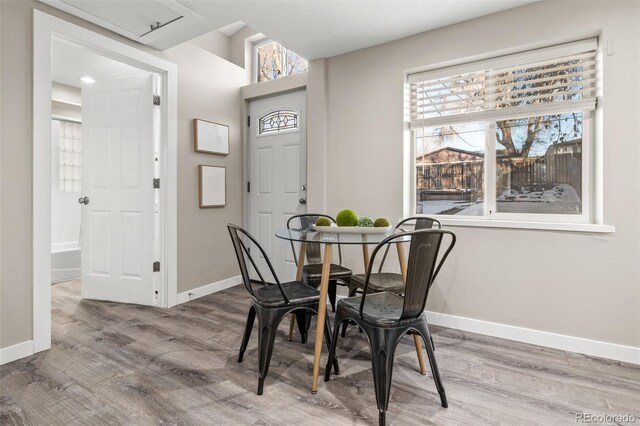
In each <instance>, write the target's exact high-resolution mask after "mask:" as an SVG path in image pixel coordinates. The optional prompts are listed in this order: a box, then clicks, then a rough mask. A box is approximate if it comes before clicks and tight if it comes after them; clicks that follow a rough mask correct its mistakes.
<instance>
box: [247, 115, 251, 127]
mask: <svg viewBox="0 0 640 426" xmlns="http://www.w3.org/2000/svg"><path fill="white" fill-rule="evenodd" d="M247 127H251V116H250V115H247Z"/></svg>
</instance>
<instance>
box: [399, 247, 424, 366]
mask: <svg viewBox="0 0 640 426" xmlns="http://www.w3.org/2000/svg"><path fill="white" fill-rule="evenodd" d="M396 248H397V249H398V261H399V262H400V273H401V274H402V280H403V282H404V284H405V285H406V284H407V261H406V256H405V255H404V247H403V246H402V243H398V244H396ZM413 343H414V344H415V345H416V355H417V356H418V365H420V374H427V367H426V366H425V365H424V355H423V353H422V339H421V338H420V336H419V335H417V334H414V335H413Z"/></svg>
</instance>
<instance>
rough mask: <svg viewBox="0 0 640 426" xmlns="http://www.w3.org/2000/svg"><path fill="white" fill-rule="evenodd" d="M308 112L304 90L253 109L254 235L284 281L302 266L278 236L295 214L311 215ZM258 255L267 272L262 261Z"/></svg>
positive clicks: (251, 227)
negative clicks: (308, 176)
mask: <svg viewBox="0 0 640 426" xmlns="http://www.w3.org/2000/svg"><path fill="white" fill-rule="evenodd" d="M306 110H307V96H306V92H304V91H300V92H294V93H289V94H286V95H280V96H274V97H270V98H266V99H261V100H257V101H253V102H251V104H250V106H249V116H250V123H251V125H250V129H249V181H250V182H251V190H250V192H249V232H251V234H252V235H253V236H255V237H256V238H257V239H258V241H259V242H260V245H262V247H263V248H264V249H265V251H266V252H267V255H268V256H269V258H270V259H271V262H272V263H273V266H274V268H275V270H276V272H277V273H278V276H279V278H280V280H281V281H291V280H293V279H295V275H296V266H295V263H294V259H293V255H292V253H291V246H290V245H289V242H288V241H283V240H281V239H278V238H276V237H275V235H274V234H275V232H276V231H277V230H279V229H283V228H285V227H286V223H287V220H288V219H289V218H290V217H291V216H293V215H295V214H300V213H306V211H307V208H306V197H307V192H306V183H307V128H306V127H307V126H306V122H307V115H306ZM252 256H253V257H254V258H255V259H256V260H257V262H258V263H259V265H260V267H261V268H262V270H264V271H265V272H266V271H267V269H266V264H265V263H264V260H263V259H262V257H261V256H260V255H258V253H252ZM265 279H267V277H265ZM268 279H271V277H269V278H268Z"/></svg>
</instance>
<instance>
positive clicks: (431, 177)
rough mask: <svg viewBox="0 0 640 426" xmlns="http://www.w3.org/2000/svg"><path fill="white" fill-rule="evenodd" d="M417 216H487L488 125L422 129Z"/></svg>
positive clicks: (417, 137)
mask: <svg viewBox="0 0 640 426" xmlns="http://www.w3.org/2000/svg"><path fill="white" fill-rule="evenodd" d="M414 134H415V143H416V155H417V157H416V213H418V214H420V213H422V214H427V215H433V214H444V215H466V216H484V151H485V149H484V148H485V124H484V123H471V124H463V125H458V126H446V127H436V128H425V129H418V130H417V131H416V132H415V133H414Z"/></svg>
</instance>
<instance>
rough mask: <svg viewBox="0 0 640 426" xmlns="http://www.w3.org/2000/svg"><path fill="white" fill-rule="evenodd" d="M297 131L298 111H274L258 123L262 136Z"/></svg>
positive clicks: (259, 132)
mask: <svg viewBox="0 0 640 426" xmlns="http://www.w3.org/2000/svg"><path fill="white" fill-rule="evenodd" d="M296 130H299V127H298V113H297V112H296V111H291V110H278V111H273V112H270V113H269V114H267V115H265V116H263V117H262V118H260V120H259V122H258V134H260V135H264V134H269V133H278V132H283V131H296Z"/></svg>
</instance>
